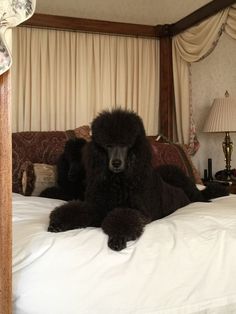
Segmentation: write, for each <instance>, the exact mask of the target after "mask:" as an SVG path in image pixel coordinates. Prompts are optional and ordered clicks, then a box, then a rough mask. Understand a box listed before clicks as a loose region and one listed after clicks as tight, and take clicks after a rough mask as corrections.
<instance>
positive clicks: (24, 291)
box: [13, 194, 236, 314]
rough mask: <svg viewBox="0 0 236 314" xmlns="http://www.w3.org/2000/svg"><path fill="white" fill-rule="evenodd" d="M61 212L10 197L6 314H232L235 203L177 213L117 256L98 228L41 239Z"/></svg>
mask: <svg viewBox="0 0 236 314" xmlns="http://www.w3.org/2000/svg"><path fill="white" fill-rule="evenodd" d="M61 204H63V201H60V200H52V199H47V198H40V197H25V196H22V195H19V194H13V313H15V314H189V313H199V314H200V313H201V314H203V313H204V314H213V313H214V314H217V313H223V314H228V313H236V195H230V196H227V197H221V198H219V199H215V200H213V201H212V202H209V203H200V202H199V203H192V204H189V205H188V206H185V207H183V208H180V209H179V210H177V211H176V212H175V213H173V214H172V215H170V216H168V217H165V218H163V219H160V220H158V221H154V222H152V223H150V224H148V225H147V226H146V227H145V230H144V233H143V235H142V236H141V237H140V238H139V239H138V240H136V241H130V242H128V245H127V248H126V249H124V250H122V251H120V252H115V251H112V250H111V249H109V248H108V246H107V235H105V234H104V233H103V231H102V230H101V229H100V228H85V229H77V230H71V231H67V232H62V233H50V232H47V226H48V222H49V214H50V212H51V210H53V209H54V208H55V207H56V206H59V205H61Z"/></svg>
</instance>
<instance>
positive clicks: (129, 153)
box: [48, 110, 227, 250]
mask: <svg viewBox="0 0 236 314" xmlns="http://www.w3.org/2000/svg"><path fill="white" fill-rule="evenodd" d="M85 162H86V178H87V187H86V194H85V201H84V202H79V201H72V202H69V203H67V204H65V205H62V206H60V207H58V208H56V209H55V210H54V211H53V212H52V213H51V215H50V225H49V228H48V230H49V231H52V232H60V231H65V230H69V229H75V228H82V227H88V226H94V227H102V229H103V231H104V232H105V233H106V234H108V245H109V247H110V248H111V249H113V250H121V249H123V248H125V247H126V242H127V241H129V240H135V239H137V238H138V237H139V236H140V235H141V234H142V232H143V228H144V226H145V224H147V223H148V222H151V221H153V220H156V219H160V218H163V217H165V216H167V215H169V214H171V213H173V212H174V211H175V210H176V209H178V208H180V207H182V206H185V205H187V204H189V203H190V202H194V201H207V200H208V199H209V198H211V197H217V196H222V195H226V194H227V192H226V191H225V189H223V187H218V186H217V187H214V188H213V189H210V188H207V189H206V191H205V192H204V193H203V192H200V191H199V190H198V189H197V188H196V186H195V184H194V183H193V182H192V181H191V179H190V178H188V177H186V176H185V174H184V173H183V172H182V171H181V170H180V169H178V168H177V167H175V166H162V167H160V168H157V169H153V167H152V165H151V149H150V146H149V143H148V141H147V138H146V135H145V130H144V127H143V123H142V120H141V119H140V118H139V117H138V116H137V115H136V114H135V113H133V112H129V111H123V110H114V111H112V112H107V111H106V112H103V113H102V114H100V115H99V116H98V117H97V118H96V119H95V120H94V121H93V123H92V141H91V142H90V143H88V144H87V146H86V154H85ZM163 178H164V179H165V181H164V180H163ZM168 182H169V183H171V184H169V183H168Z"/></svg>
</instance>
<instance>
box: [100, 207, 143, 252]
mask: <svg viewBox="0 0 236 314" xmlns="http://www.w3.org/2000/svg"><path fill="white" fill-rule="evenodd" d="M146 223H147V219H146V218H145V217H144V216H143V215H142V214H141V212H139V211H138V210H135V209H132V208H115V209H113V210H112V211H111V212H110V213H109V214H108V215H107V216H106V218H105V219H104V220H103V222H102V229H103V231H104V232H105V233H106V234H107V235H108V246H109V247H110V248H111V249H112V250H114V251H120V250H122V249H124V248H125V247H126V243H127V241H132V240H136V239H137V238H139V237H140V236H141V234H142V233H143V228H144V226H145V224H146Z"/></svg>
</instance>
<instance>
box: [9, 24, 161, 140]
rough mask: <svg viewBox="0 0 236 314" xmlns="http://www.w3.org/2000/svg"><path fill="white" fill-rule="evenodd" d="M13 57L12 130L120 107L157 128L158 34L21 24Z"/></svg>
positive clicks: (53, 126) (66, 125) (64, 125)
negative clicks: (128, 34) (147, 35)
mask: <svg viewBox="0 0 236 314" xmlns="http://www.w3.org/2000/svg"><path fill="white" fill-rule="evenodd" d="M13 62H14V64H13V131H23V130H24V131H25V130H37V131H39V130H66V129H73V128H76V127H78V126H80V125H84V124H89V123H90V122H91V121H92V119H93V118H94V117H95V116H96V114H97V113H98V112H100V111H101V110H103V109H109V108H115V107H122V108H127V109H132V110H134V111H135V112H137V113H138V114H139V115H140V116H141V117H142V118H143V121H144V125H145V128H146V131H147V133H148V134H150V135H154V134H157V132H158V106H159V42H158V40H156V39H146V38H134V37H123V36H114V35H112V36H111V35H101V34H89V33H79V32H70V31H59V30H49V29H36V28H26V27H19V28H17V29H15V30H14V32H13Z"/></svg>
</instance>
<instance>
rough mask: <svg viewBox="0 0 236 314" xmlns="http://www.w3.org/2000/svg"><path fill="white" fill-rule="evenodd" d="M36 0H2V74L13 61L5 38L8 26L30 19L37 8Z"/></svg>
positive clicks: (0, 62) (0, 26)
mask: <svg viewBox="0 0 236 314" xmlns="http://www.w3.org/2000/svg"><path fill="white" fill-rule="evenodd" d="M35 4H36V0H0V75H1V74H3V73H4V72H6V71H7V70H8V69H9V68H10V66H11V63H12V60H11V54H10V51H9V48H8V46H7V43H6V39H5V32H6V29H7V28H12V27H15V26H17V25H19V24H20V23H22V22H24V21H25V20H27V19H29V18H30V17H31V16H32V15H33V13H34V10H35Z"/></svg>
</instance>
